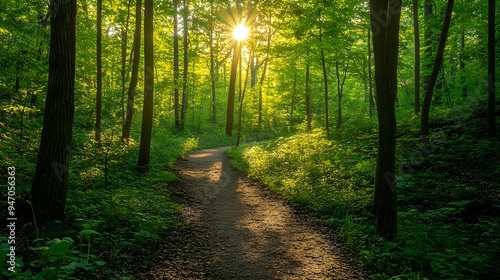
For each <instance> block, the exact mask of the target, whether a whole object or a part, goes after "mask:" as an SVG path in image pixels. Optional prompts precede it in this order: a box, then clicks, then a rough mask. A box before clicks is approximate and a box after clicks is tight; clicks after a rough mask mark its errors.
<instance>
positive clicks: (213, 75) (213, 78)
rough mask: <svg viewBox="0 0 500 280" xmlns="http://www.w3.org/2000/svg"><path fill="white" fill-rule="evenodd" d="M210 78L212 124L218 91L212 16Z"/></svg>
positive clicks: (215, 117)
mask: <svg viewBox="0 0 500 280" xmlns="http://www.w3.org/2000/svg"><path fill="white" fill-rule="evenodd" d="M212 9H213V0H212V1H210V15H212ZM209 40H210V79H211V90H212V118H211V120H212V124H216V123H217V92H216V87H215V86H216V85H215V82H216V79H217V78H216V72H215V53H214V52H215V51H214V20H213V18H210V38H209Z"/></svg>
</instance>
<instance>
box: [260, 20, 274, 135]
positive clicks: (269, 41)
mask: <svg viewBox="0 0 500 280" xmlns="http://www.w3.org/2000/svg"><path fill="white" fill-rule="evenodd" d="M271 38H272V30H271V26H269V32H268V33H267V46H266V59H265V60H264V68H263V69H262V75H261V76H260V81H259V116H258V120H257V122H258V125H259V128H261V127H262V100H263V96H262V90H263V87H264V79H265V78H266V72H267V65H268V64H269V59H270V58H269V52H270V51H271Z"/></svg>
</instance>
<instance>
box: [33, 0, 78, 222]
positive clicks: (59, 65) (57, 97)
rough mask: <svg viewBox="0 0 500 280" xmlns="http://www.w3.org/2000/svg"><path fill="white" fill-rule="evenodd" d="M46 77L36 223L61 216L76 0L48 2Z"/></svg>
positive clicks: (70, 119) (35, 198)
mask: <svg viewBox="0 0 500 280" xmlns="http://www.w3.org/2000/svg"><path fill="white" fill-rule="evenodd" d="M50 17H51V20H50V27H51V35H50V55H49V80H48V87H47V97H46V100H45V113H44V121H43V130H42V138H41V141H40V148H39V151H38V160H37V164H36V170H35V177H34V180H33V184H32V187H31V202H32V205H33V213H34V216H35V219H36V223H37V224H39V225H43V224H45V222H46V221H49V220H63V219H64V208H65V206H66V195H67V191H68V171H69V164H70V151H71V142H72V136H73V134H72V126H73V116H74V111H75V107H74V90H75V51H76V47H75V46H76V0H69V1H65V2H62V1H56V0H52V1H51V3H50Z"/></svg>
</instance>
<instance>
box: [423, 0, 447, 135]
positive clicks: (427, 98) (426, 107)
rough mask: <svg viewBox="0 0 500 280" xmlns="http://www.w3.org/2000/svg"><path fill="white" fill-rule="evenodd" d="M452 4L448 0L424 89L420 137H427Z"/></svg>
mask: <svg viewBox="0 0 500 280" xmlns="http://www.w3.org/2000/svg"><path fill="white" fill-rule="evenodd" d="M454 3H455V0H448V5H446V12H445V15H444V19H443V28H442V30H441V35H440V36H439V44H438V50H437V53H436V59H435V61H434V66H433V68H432V73H431V75H430V77H429V82H428V84H426V87H425V94H424V103H423V104H422V116H421V117H420V135H422V136H427V135H429V112H430V108H431V101H432V93H433V91H434V86H435V84H436V80H437V76H438V74H439V69H440V68H441V65H442V64H443V54H444V47H445V45H446V39H447V38H448V30H449V28H450V22H451V12H452V11H453V4H454Z"/></svg>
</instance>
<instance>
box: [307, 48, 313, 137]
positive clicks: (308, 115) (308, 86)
mask: <svg viewBox="0 0 500 280" xmlns="http://www.w3.org/2000/svg"><path fill="white" fill-rule="evenodd" d="M309 68H310V66H309V50H308V51H307V54H306V121H307V130H308V131H311V129H312V113H311V97H310V95H311V88H310V85H309V83H310V73H309Z"/></svg>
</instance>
